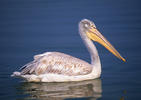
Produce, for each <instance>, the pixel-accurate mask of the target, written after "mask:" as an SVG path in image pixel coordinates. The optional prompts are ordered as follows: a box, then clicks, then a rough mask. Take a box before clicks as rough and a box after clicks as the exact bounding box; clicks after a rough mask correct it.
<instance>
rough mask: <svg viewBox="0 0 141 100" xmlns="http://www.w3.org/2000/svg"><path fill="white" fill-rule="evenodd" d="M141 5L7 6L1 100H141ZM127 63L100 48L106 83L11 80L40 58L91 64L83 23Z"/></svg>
mask: <svg viewBox="0 0 141 100" xmlns="http://www.w3.org/2000/svg"><path fill="white" fill-rule="evenodd" d="M140 4H141V3H140V1H139V0H1V1H0V100H96V99H97V100H141V78H140V76H141V59H140V58H141V53H140V51H141V43H140V39H141V6H140ZM84 18H87V19H90V20H92V21H94V22H95V24H96V26H97V28H98V29H99V31H100V32H101V33H102V34H103V35H104V36H105V37H106V38H107V39H108V40H109V41H110V42H111V43H112V44H113V45H114V46H115V48H116V49H117V50H118V51H119V52H120V53H121V55H122V56H123V57H125V58H126V60H127V62H126V63H124V62H122V61H121V60H119V59H117V58H116V57H115V56H113V55H112V54H111V53H110V52H109V51H107V50H106V49H105V48H104V47H102V46H101V45H99V44H98V43H95V45H96V47H97V49H98V52H99V56H100V58H101V63H102V75H101V78H100V79H96V80H89V81H83V82H70V83H24V82H22V80H20V79H15V78H11V77H10V74H12V72H13V71H15V70H18V69H19V68H20V67H21V66H23V65H24V64H26V63H28V62H29V61H32V60H33V56H34V55H36V54H40V53H44V52H46V51H58V52H64V53H67V54H70V55H72V56H75V57H78V58H81V59H83V60H85V61H87V62H89V63H90V57H89V53H88V52H87V49H86V48H85V46H84V45H83V43H82V40H81V38H80V36H79V34H78V22H79V21H80V20H81V19H84Z"/></svg>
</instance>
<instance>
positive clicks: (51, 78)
mask: <svg viewBox="0 0 141 100" xmlns="http://www.w3.org/2000/svg"><path fill="white" fill-rule="evenodd" d="M79 34H80V36H81V38H82V40H83V42H84V44H85V46H86V47H87V49H88V51H89V53H90V56H91V64H89V63H88V62H86V61H83V60H81V59H79V58H75V57H73V56H70V55H68V54H64V53H60V52H45V53H43V54H39V55H35V56H34V60H33V61H31V62H29V63H28V64H26V65H24V66H23V67H21V68H20V71H19V72H17V71H16V72H13V74H12V75H11V76H12V77H18V78H22V79H24V80H26V81H27V82H69V81H83V80H90V79H95V78H99V77H100V76H101V63H100V58H99V55H98V51H97V49H96V47H95V45H94V44H93V42H92V40H93V41H95V42H98V43H99V44H101V45H103V46H104V47H105V48H106V49H108V50H109V51H110V52H111V53H112V54H113V55H115V56H116V57H117V58H119V59H121V60H123V61H124V62H125V61H126V60H125V59H124V58H123V57H122V56H121V55H120V54H119V53H118V51H117V50H116V49H115V48H114V47H113V46H112V45H111V44H110V42H109V41H108V40H107V39H106V38H105V37H104V36H103V35H102V34H101V33H100V32H99V31H98V29H97V28H96V26H95V24H94V22H92V21H90V20H88V19H83V20H81V21H80V22H79Z"/></svg>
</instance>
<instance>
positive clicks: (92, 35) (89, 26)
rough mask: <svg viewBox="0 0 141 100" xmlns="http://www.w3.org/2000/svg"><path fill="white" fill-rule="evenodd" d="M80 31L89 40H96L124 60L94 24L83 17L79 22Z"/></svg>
mask: <svg viewBox="0 0 141 100" xmlns="http://www.w3.org/2000/svg"><path fill="white" fill-rule="evenodd" d="M79 30H80V32H82V33H84V34H83V35H85V36H87V37H88V38H89V39H90V40H93V41H96V42H98V43H100V44H101V45H103V46H104V47H105V48H106V49H108V50H109V51H110V52H111V53H112V54H114V55H115V56H116V57H118V58H119V59H121V60H123V61H124V62H125V61H126V60H125V59H124V58H123V57H122V56H121V55H120V54H119V53H118V51H117V50H116V49H115V48H114V47H113V46H112V45H111V44H110V42H109V41H108V40H107V39H106V38H105V37H104V36H103V35H102V34H101V33H100V32H99V31H98V30H97V28H96V26H95V24H94V23H93V22H92V21H90V20H88V19H83V20H81V21H80V23H79Z"/></svg>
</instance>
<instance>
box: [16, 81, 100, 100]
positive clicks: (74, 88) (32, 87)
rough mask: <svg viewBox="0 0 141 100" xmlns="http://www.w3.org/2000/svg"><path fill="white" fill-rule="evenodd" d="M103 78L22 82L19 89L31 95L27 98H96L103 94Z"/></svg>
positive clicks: (56, 99)
mask: <svg viewBox="0 0 141 100" xmlns="http://www.w3.org/2000/svg"><path fill="white" fill-rule="evenodd" d="M101 84H102V83H101V79H95V80H89V81H81V82H68V83H21V85H20V86H19V88H17V89H18V90H20V91H21V90H22V94H24V95H25V94H27V95H29V96H27V97H25V98H23V99H24V100H26V99H28V100H29V99H35V100H36V99H38V100H63V99H67V98H83V97H84V98H87V97H88V99H91V100H96V99H97V98H100V97H101V96H102V87H101Z"/></svg>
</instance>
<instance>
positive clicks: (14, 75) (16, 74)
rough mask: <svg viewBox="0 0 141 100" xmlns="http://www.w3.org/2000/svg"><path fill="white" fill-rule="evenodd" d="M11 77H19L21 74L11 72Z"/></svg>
mask: <svg viewBox="0 0 141 100" xmlns="http://www.w3.org/2000/svg"><path fill="white" fill-rule="evenodd" d="M11 77H21V73H20V72H13V74H12V75H11Z"/></svg>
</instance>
